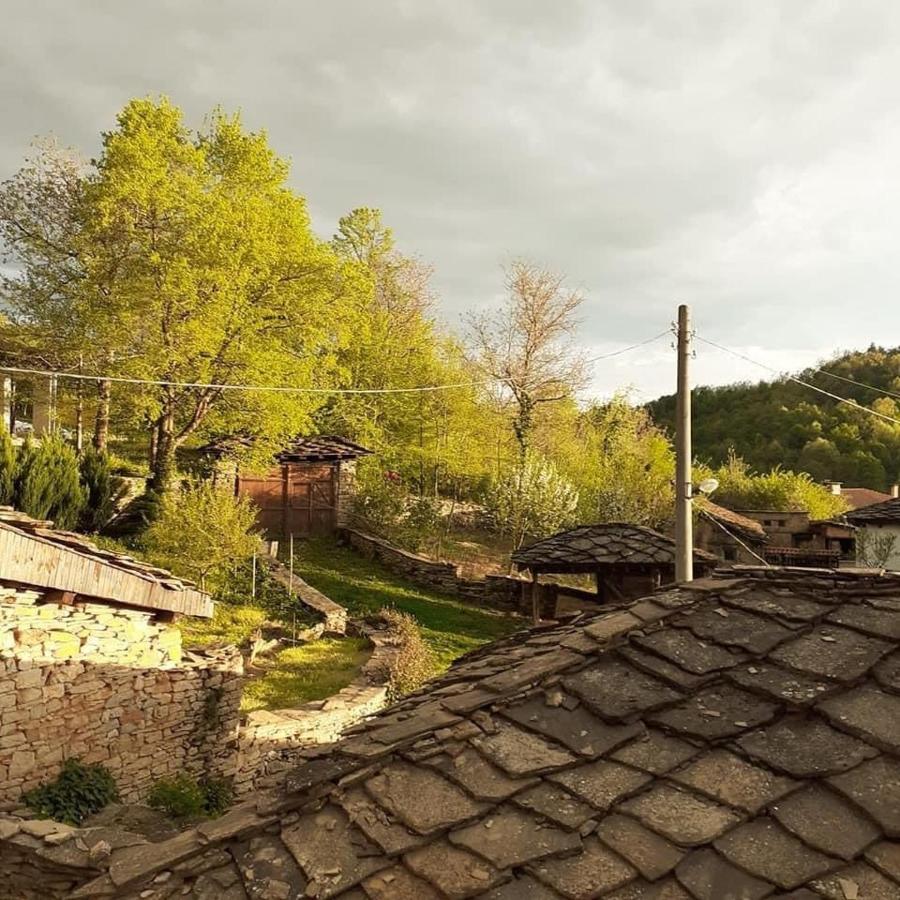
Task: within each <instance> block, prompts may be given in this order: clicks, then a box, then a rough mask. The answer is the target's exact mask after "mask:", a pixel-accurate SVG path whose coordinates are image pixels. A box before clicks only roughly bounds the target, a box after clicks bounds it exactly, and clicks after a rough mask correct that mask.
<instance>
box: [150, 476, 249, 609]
mask: <svg viewBox="0 0 900 900" xmlns="http://www.w3.org/2000/svg"><path fill="white" fill-rule="evenodd" d="M255 529H256V511H255V508H254V506H253V504H252V503H251V502H250V500H249V499H248V498H247V497H235V496H234V494H232V493H230V492H229V491H226V490H223V489H222V488H220V487H219V488H217V487H215V486H214V485H213V484H211V483H210V482H202V481H199V482H198V481H189V482H187V484H186V485H184V486H182V487H181V488H180V489H177V488H176V489H173V490H171V491H169V492H168V493H167V494H165V495H164V496H163V498H162V501H161V504H160V510H159V515H158V517H157V518H156V521H154V522H153V523H152V524H151V526H150V527H149V528H148V529H147V531H146V533H145V535H144V541H143V543H144V547H145V549H146V551H147V553H148V554H149V555H150V557H151V558H152V559H153V561H154V562H157V563H158V564H159V565H161V566H164V567H165V568H168V569H171V570H172V571H173V572H174V573H175V574H176V575H182V576H184V577H186V578H193V579H194V580H196V581H198V582H199V583H200V585H201V587H203V588H204V589H206V590H209V591H210V592H212V593H216V592H217V591H219V590H221V589H222V587H223V586H224V585H225V584H226V583H227V581H228V579H229V577H230V575H231V573H232V571H233V570H234V569H235V568H236V567H237V566H239V565H241V564H242V563H244V562H246V561H247V560H248V559H250V558H251V557H252V556H253V554H254V552H255V551H256V550H257V548H258V547H259V535H258V534H257V532H256V530H255Z"/></svg>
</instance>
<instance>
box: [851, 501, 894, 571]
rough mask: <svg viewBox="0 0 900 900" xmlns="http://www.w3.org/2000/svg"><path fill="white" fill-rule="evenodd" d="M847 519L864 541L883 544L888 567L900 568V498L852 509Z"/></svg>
mask: <svg viewBox="0 0 900 900" xmlns="http://www.w3.org/2000/svg"><path fill="white" fill-rule="evenodd" d="M846 519H847V521H848V522H850V523H851V524H852V525H855V526H856V527H857V528H858V529H859V531H860V532H861V533H862V535H863V538H862V539H863V540H864V541H865V540H868V541H870V542H876V541H877V542H878V543H881V544H883V546H884V551H885V554H886V555H885V560H884V566H885V567H886V568H888V569H896V570H900V498H892V499H890V500H884V501H882V502H881V503H875V504H873V505H872V506H864V507H862V508H861V509H855V510H851V511H850V512H849V513H847V515H846Z"/></svg>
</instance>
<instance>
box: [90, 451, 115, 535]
mask: <svg viewBox="0 0 900 900" xmlns="http://www.w3.org/2000/svg"><path fill="white" fill-rule="evenodd" d="M79 467H80V471H81V482H82V484H83V485H84V489H85V492H86V502H85V506H84V510H83V512H82V514H81V521H80V528H81V530H82V531H87V532H96V531H100V529H101V528H103V526H104V525H106V524H107V523H108V522H109V520H110V519H111V518H112V517H113V515H114V513H115V511H116V506H117V504H118V502H119V501H120V500H121V499H122V497H123V495H124V492H125V481H124V479H122V478H119V477H118V476H116V475H113V474H112V470H111V468H110V464H109V456H108V455H107V454H106V453H105V452H103V451H101V450H97V449H95V448H94V447H90V448H88V449H87V450H85V452H84V453H82V455H81V459H80V460H79Z"/></svg>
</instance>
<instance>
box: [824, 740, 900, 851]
mask: <svg viewBox="0 0 900 900" xmlns="http://www.w3.org/2000/svg"><path fill="white" fill-rule="evenodd" d="M828 781H829V783H830V784H831V785H832V786H833V787H836V788H837V789H838V790H839V791H840V792H841V793H842V794H843V795H844V796H845V797H847V798H849V799H850V800H852V801H853V802H854V803H855V804H856V805H857V806H860V807H862V808H863V809H864V810H865V811H866V812H867V813H868V814H869V815H870V816H871V817H872V818H873V819H874V820H875V821H876V822H877V823H878V824H879V825H880V826H881V829H882V831H883V832H884V833H885V835H887V837H889V838H900V762H898V761H897V760H896V759H891V758H889V757H887V756H880V757H878V759H870V760H868V761H867V762H864V763H862V764H861V765H859V766H857V767H856V768H855V769H851V770H850V771H849V772H844V773H843V774H841V775H834V776H833V777H831V778H829V779H828Z"/></svg>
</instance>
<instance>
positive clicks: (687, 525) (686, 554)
mask: <svg viewBox="0 0 900 900" xmlns="http://www.w3.org/2000/svg"><path fill="white" fill-rule="evenodd" d="M677 334H678V341H677V348H678V389H677V394H676V406H675V580H676V581H678V582H682V581H691V580H692V579H693V577H694V522H693V518H692V516H691V495H692V493H693V487H692V485H691V455H692V451H691V378H690V360H691V311H690V309H689V308H688V307H687V306H685V305H684V304H682V305H681V306H679V307H678V332H677Z"/></svg>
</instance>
